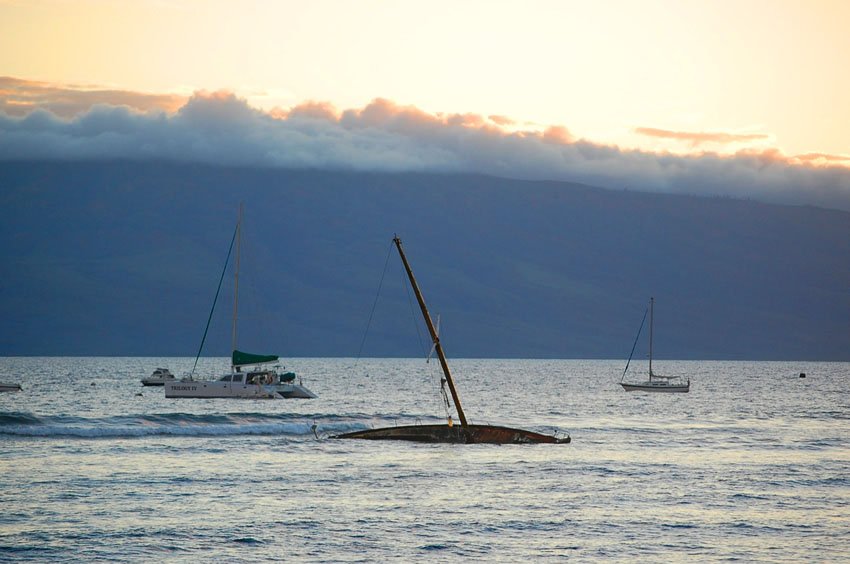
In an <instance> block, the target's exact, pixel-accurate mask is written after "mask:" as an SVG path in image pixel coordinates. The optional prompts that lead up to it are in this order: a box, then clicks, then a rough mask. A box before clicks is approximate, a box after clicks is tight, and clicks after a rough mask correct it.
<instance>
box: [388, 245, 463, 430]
mask: <svg viewBox="0 0 850 564" xmlns="http://www.w3.org/2000/svg"><path fill="white" fill-rule="evenodd" d="M393 243H395V246H396V248H397V249H398V254H399V256H401V262H402V263H404V270H405V271H407V277H408V278H409V279H410V285H411V286H413V293H414V294H416V300H417V301H418V302H419V308H420V309H421V310H422V316H423V317H425V324H426V325H427V326H428V332H429V333H431V341H432V342H433V343H434V349H435V350H436V351H437V357H438V358H439V359H440V366H442V368H443V374H445V376H446V382H448V383H449V391H451V393H452V400H453V401H454V404H455V408H456V409H457V416H458V418H459V419H460V424H461V426H462V427H467V422H466V415H464V413H463V407H461V405H460V398H459V397H458V395H457V390H456V389H455V383H454V380H453V379H452V373H451V372H450V371H449V364H448V362H446V355H445V354H444V353H443V347H442V345H441V344H440V336H439V335H438V334H437V330H436V329H435V328H434V323H433V322H432V321H431V315H430V314H429V313H428V308H427V307H426V306H425V299H424V298H423V297H422V292H420V291H419V285H418V284H416V278H414V277H413V271H412V270H411V269H410V264H408V262H407V257H405V256H404V250H402V248H401V239H399V238H398V236H395V237H393Z"/></svg>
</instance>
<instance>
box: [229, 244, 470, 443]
mask: <svg viewBox="0 0 850 564" xmlns="http://www.w3.org/2000/svg"><path fill="white" fill-rule="evenodd" d="M393 243H395V246H396V248H397V249H398V254H399V256H401V262H402V263H404V269H405V270H406V271H407V277H408V278H409V279H410V285H411V286H413V293H414V294H416V300H417V301H418V302H419V308H420V309H421V310H422V316H423V317H425V324H426V325H427V326H428V332H429V333H431V341H432V342H433V343H434V350H436V351H437V357H438V358H439V359H440V366H442V367H443V374H445V375H446V381H447V382H448V383H449V391H451V393H452V400H453V401H454V404H455V408H457V416H458V418H460V424H461V426H463V427H466V426H467V423H466V415H464V413H463V407H461V405H460V398H459V397H458V395H457V390H456V389H455V383H454V380H452V373H451V372H450V371H449V365H448V363H447V362H446V355H445V354H444V353H443V347H442V345H440V337H439V335H437V330H436V329H435V328H434V323H433V322H432V321H431V315H430V314H429V313H428V308H427V307H426V306H425V299H424V298H423V297H422V292H420V291H419V285H417V284H416V278H414V277H413V271H412V270H411V269H410V264H408V262H407V257H405V256H404V250H402V248H401V239H399V238H398V237H394V238H393ZM237 256H238V255H237Z"/></svg>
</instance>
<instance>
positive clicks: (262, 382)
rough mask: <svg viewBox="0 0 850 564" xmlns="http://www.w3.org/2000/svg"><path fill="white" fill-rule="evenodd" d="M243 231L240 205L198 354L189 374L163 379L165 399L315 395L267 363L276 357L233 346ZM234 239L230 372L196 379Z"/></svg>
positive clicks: (237, 307) (275, 359) (291, 376)
mask: <svg viewBox="0 0 850 564" xmlns="http://www.w3.org/2000/svg"><path fill="white" fill-rule="evenodd" d="M241 234H242V206H241V205H240V206H239V220H238V221H237V222H236V230H235V231H234V232H233V238H232V239H231V240H230V248H229V249H228V251H227V259H226V260H225V262H224V270H222V272H221V278H220V279H219V281H218V289H217V290H216V294H215V299H214V300H213V306H212V310H210V315H209V319H207V326H206V328H205V329H204V336H203V338H202V339H201V346H200V348H199V349H198V355H197V356H196V357H195V364H194V366H193V367H192V371H191V372H190V373H189V376H187V377H185V378H182V379H181V380H170V381H165V382H164V388H165V397H166V398H246V399H278V398H304V399H310V398H315V397H317V396H316V394H314V393H313V392H311V391H310V390H308V389H307V388H306V387H305V386H304V385H303V382H299V383H298V384H296V383H295V374H294V373H292V372H286V373H283V374H279V373H278V368H279V364H276V365H273V366H269V365H270V364H272V363H278V360H279V357H278V356H276V355H260V354H252V353H246V352H242V351H240V350H237V348H236V329H237V319H238V315H237V313H238V311H239V249H240V245H241ZM234 241H235V242H236V268H235V270H234V273H235V274H234V289H233V327H232V345H233V346H232V350H233V353H232V354H231V357H230V360H231V363H230V372H229V373H228V374H225V375H224V376H221V377H220V378H218V379H216V380H195V379H194V373H195V368H196V367H197V365H198V358H199V357H200V356H201V351H202V350H203V348H204V341H205V340H206V337H207V331H208V330H209V327H210V321H211V320H212V315H213V311H215V304H216V302H217V301H218V295H219V292H220V291H221V282H222V280H223V279H224V273H225V272H226V271H227V265H228V263H229V262H230V253H231V251H232V250H233V243H234Z"/></svg>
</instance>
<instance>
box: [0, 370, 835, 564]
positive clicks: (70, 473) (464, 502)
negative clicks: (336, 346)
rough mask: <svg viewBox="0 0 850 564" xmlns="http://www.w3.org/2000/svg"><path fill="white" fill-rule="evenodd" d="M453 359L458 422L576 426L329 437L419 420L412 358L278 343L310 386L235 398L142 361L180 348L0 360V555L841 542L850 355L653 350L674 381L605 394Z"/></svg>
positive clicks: (174, 557) (295, 557) (629, 548)
mask: <svg viewBox="0 0 850 564" xmlns="http://www.w3.org/2000/svg"><path fill="white" fill-rule="evenodd" d="M450 364H451V366H452V369H453V373H454V374H455V378H456V380H457V385H458V388H459V390H460V393H461V398H462V401H463V402H464V408H465V410H466V412H467V416H468V418H469V419H470V421H472V422H476V423H493V424H503V425H511V426H518V427H523V428H527V429H533V430H540V431H546V432H554V431H559V432H568V433H570V435H571V436H572V440H573V442H572V443H571V444H567V445H511V446H493V445H427V444H411V443H393V442H371V441H342V440H333V439H329V438H327V437H328V436H329V435H332V434H335V433H340V432H344V431H349V430H354V429H363V428H368V427H370V426H376V427H377V426H384V425H393V424H409V423H414V422H417V421H421V422H434V421H438V420H439V419H440V418H441V417H442V414H443V407H442V405H441V403H440V401H441V400H440V396H439V377H440V376H439V372H438V370H439V369H438V367H437V366H436V365H435V363H433V362H432V363H431V364H426V363H425V362H424V361H422V360H407V359H370V360H359V361H355V360H353V359H293V360H291V361H288V363H287V369H291V370H294V371H295V372H296V373H298V374H299V375H300V376H301V377H302V378H303V381H304V384H305V385H306V386H307V387H309V388H310V389H311V390H313V391H314V392H316V393H317V394H318V395H319V399H315V400H279V401H254V400H197V399H191V400H168V399H165V397H164V394H163V390H162V388H143V387H142V386H141V384H140V382H139V380H140V378H141V377H143V376H146V375H148V374H149V373H150V372H151V371H152V370H153V369H154V368H156V367H158V366H164V367H169V368H171V370H172V371H173V372H174V373H175V374H180V373H182V372H183V371H185V370H186V369H188V368H189V367H190V366H191V359H185V358H162V359H161V358H2V359H0V380H2V381H15V382H20V383H21V384H22V385H23V388H24V390H23V392H18V393H5V394H0V560H2V561H9V562H97V561H109V562H151V561H165V562H199V561H200V562H211V561H216V562H280V561H290V562H291V561H306V562H387V561H401V562H426V561H428V562H430V561H440V562H455V561H464V562H466V561H486V562H523V561H534V562H543V561H562V560H564V559H566V558H572V559H574V560H576V561H595V560H599V561H606V562H609V561H623V562H634V561H650V562H651V561H655V562H675V561H688V562H712V561H734V560H737V561H743V562H840V561H844V562H846V561H850V542H848V539H850V448H849V447H850V399H848V398H850V395H848V392H850V363H813V362H805V363H786V362H665V361H657V364H656V369H657V370H659V371H660V372H661V373H667V374H682V375H686V376H689V377H690V378H691V381H692V389H691V393H689V394H642V393H637V392H634V393H627V392H624V391H623V390H622V389H620V387H619V386H618V385H617V381H618V380H619V378H620V371H621V370H622V362H620V361H571V360H552V361H548V360H450ZM633 364H634V363H633ZM226 365H227V359H203V360H202V365H201V368H200V372H201V374H204V373H208V374H215V373H220V372H221V371H222V370H225V369H226ZM638 368H640V366H638ZM800 372H806V374H807V376H808V377H807V378H805V379H801V378H799V377H798V374H799V373H800ZM314 425H315V431H314V429H313V426H314Z"/></svg>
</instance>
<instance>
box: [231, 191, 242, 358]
mask: <svg viewBox="0 0 850 564" xmlns="http://www.w3.org/2000/svg"><path fill="white" fill-rule="evenodd" d="M244 207H245V204H244V203H240V204H239V219H238V220H237V222H236V270H235V272H234V274H233V329H232V337H231V343H230V344H231V347H230V350H231V351H235V350H236V325H237V323H236V321H237V319H238V318H239V255H240V248H241V243H242V209H243V208H244Z"/></svg>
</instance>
